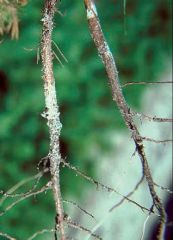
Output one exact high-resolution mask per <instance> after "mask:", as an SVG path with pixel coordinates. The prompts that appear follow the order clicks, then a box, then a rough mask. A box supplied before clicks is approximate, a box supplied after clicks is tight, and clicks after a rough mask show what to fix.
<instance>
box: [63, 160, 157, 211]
mask: <svg viewBox="0 0 173 240" xmlns="http://www.w3.org/2000/svg"><path fill="white" fill-rule="evenodd" d="M62 162H63V164H64V165H65V166H67V167H68V168H69V169H71V170H73V171H74V172H75V173H77V174H78V175H80V176H81V177H83V178H85V179H86V180H88V181H89V182H91V183H93V184H95V185H96V187H97V189H98V187H99V186H100V187H101V188H102V189H104V190H106V191H108V192H114V193H116V194H118V195H120V196H121V197H123V198H124V199H125V200H127V201H129V202H131V203H132V204H134V205H136V206H137V207H140V208H141V210H142V211H144V210H146V211H148V212H150V209H148V208H146V207H144V206H142V205H140V204H139V203H137V202H135V201H133V200H131V199H130V198H129V197H127V196H124V195H123V194H121V193H119V192H118V191H116V190H115V189H114V188H112V187H108V186H106V185H105V184H103V183H100V182H98V181H96V180H95V179H93V178H92V177H89V176H88V175H86V174H85V173H84V172H82V171H80V170H79V169H78V168H76V167H74V166H72V165H71V164H69V163H67V162H65V161H64V160H62ZM138 184H140V183H138ZM138 184H137V185H136V186H137V187H138V186H139V185H138ZM112 208H113V209H114V206H113V207H112ZM113 209H110V211H113ZM153 214H155V215H156V216H160V215H158V214H156V213H155V212H154V211H153Z"/></svg>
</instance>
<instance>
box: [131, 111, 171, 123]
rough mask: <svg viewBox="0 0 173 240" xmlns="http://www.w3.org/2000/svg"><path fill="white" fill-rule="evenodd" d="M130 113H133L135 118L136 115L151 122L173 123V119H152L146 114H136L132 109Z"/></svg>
mask: <svg viewBox="0 0 173 240" xmlns="http://www.w3.org/2000/svg"><path fill="white" fill-rule="evenodd" d="M130 111H131V113H132V115H133V116H135V115H136V116H137V117H139V118H143V119H146V120H149V121H153V122H160V123H162V122H168V123H170V122H173V119H172V118H159V117H150V116H148V115H146V114H143V113H138V112H135V111H134V110H131V109H130Z"/></svg>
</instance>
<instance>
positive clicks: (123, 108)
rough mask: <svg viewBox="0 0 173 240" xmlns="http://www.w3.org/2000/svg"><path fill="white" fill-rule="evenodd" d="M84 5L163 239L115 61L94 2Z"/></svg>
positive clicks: (140, 142) (161, 211)
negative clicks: (138, 160)
mask: <svg viewBox="0 0 173 240" xmlns="http://www.w3.org/2000/svg"><path fill="white" fill-rule="evenodd" d="M84 3H85V7H86V11H87V19H88V24H89V29H90V32H91V36H92V38H93V40H94V43H95V45H96V48H97V50H98V54H99V56H100V57H101V60H102V62H103V64H104V66H105V69H106V72H107V76H108V79H109V84H110V87H111V90H112V97H113V100H114V101H115V102H116V104H117V106H118V108H119V110H120V112H121V116H122V118H123V119H124V122H125V124H126V125H127V127H128V129H129V131H130V133H131V135H132V138H133V140H134V143H135V145H136V150H137V152H138V155H139V157H140V159H141V163H142V169H143V174H144V175H145V177H146V180H147V183H148V187H149V190H150V194H151V197H152V200H153V203H154V205H155V207H156V208H157V210H158V212H159V214H160V228H159V229H160V232H159V236H158V239H163V235H164V228H165V222H166V213H165V210H164V207H163V204H162V201H161V199H160V198H159V197H158V195H157V193H156V191H155V188H154V182H153V178H152V175H151V171H150V168H149V165H148V161H147V158H146V155H145V151H144V145H143V139H142V137H141V135H140V133H139V131H138V129H137V127H136V125H135V123H134V121H133V118H132V114H131V112H130V108H129V107H128V105H127V103H126V100H125V98H124V96H123V93H122V89H121V86H120V84H119V79H118V71H117V67H116V64H115V60H114V58H113V55H112V53H111V51H110V49H109V46H108V44H107V41H106V39H105V37H104V34H103V32H102V28H101V26H100V22H99V18H98V15H97V10H96V6H95V4H94V1H93V0H84Z"/></svg>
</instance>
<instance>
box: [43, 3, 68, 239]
mask: <svg viewBox="0 0 173 240" xmlns="http://www.w3.org/2000/svg"><path fill="white" fill-rule="evenodd" d="M57 2H58V0H45V6H44V14H43V18H42V23H43V28H42V38H41V58H42V65H43V80H44V95H45V105H46V108H45V109H46V110H45V111H46V113H45V116H46V119H47V125H48V127H49V134H50V150H49V156H48V157H49V159H50V172H51V181H52V190H53V196H54V200H55V207H56V214H57V217H58V220H59V221H58V224H59V226H58V229H59V231H60V236H61V240H65V239H66V237H65V230H64V211H63V204H62V198H61V191H60V177H59V165H60V161H61V155H60V148H59V136H60V131H61V127H62V125H61V122H60V118H59V115H60V113H59V108H58V104H57V98H56V89H55V79H54V74H53V63H52V60H53V52H52V30H53V17H54V14H55V5H56V3H57Z"/></svg>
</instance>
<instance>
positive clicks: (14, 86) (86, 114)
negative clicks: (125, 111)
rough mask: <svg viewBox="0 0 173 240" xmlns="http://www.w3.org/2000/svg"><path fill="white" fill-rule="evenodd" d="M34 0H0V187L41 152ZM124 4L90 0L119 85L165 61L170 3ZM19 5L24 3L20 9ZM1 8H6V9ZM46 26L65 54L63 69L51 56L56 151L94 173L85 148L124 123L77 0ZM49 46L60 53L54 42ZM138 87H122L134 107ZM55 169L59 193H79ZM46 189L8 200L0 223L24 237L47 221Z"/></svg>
mask: <svg viewBox="0 0 173 240" xmlns="http://www.w3.org/2000/svg"><path fill="white" fill-rule="evenodd" d="M42 2H43V1H31V0H30V1H28V4H27V5H25V4H26V3H27V1H7V0H0V34H3V36H1V39H0V99H1V101H0V107H1V112H0V122H1V128H0V146H1V151H0V172H1V178H0V188H1V189H3V190H7V189H8V188H10V187H11V186H13V185H14V184H16V183H17V182H18V181H20V180H21V179H23V178H25V177H27V176H30V175H31V174H32V173H34V172H36V165H37V163H38V162H39V160H40V159H41V158H42V157H44V156H45V155H46V154H47V152H48V144H49V140H48V131H47V127H46V123H45V120H44V119H42V118H41V116H40V114H41V112H42V111H43V110H44V96H43V84H42V78H41V63H40V62H39V63H38V64H37V55H38V52H39V41H40V33H41V21H40V19H41V17H42V8H43V3H42ZM126 2H127V3H126V11H124V8H123V1H122V0H116V1H115V0H109V1H104V0H100V1H97V5H98V12H99V15H100V20H101V23H102V25H103V30H104V32H105V35H106V38H107V39H108V42H109V43H110V47H111V49H112V52H113V55H114V56H115V58H116V61H117V65H118V69H119V75H120V80H121V82H122V83H125V82H128V81H151V80H152V81H153V80H156V77H157V76H159V74H160V73H161V72H162V71H163V69H164V64H165V59H167V58H168V57H170V50H171V34H170V31H171V1H170V0H165V1H162V0H157V1H150V0H146V1H142V0H140V1H137V0H128V1H126ZM22 5H25V6H24V7H22V8H21V6H22ZM9 6H10V8H11V7H12V8H13V11H12V13H10V12H9ZM14 12H15V15H14ZM124 12H125V16H124ZM19 19H20V21H19ZM18 23H19V29H20V34H19V39H18V41H16V40H11V39H10V35H8V33H10V34H11V37H12V38H17V37H18ZM54 25H55V29H54V33H53V39H54V41H55V43H56V44H57V45H58V47H59V48H60V49H61V51H62V52H63V54H64V55H65V56H66V58H67V59H68V64H67V63H63V64H64V66H63V67H62V66H61V65H60V64H59V62H58V61H57V60H56V59H55V60H54V72H55V78H56V87H57V95H58V102H59V104H60V111H61V122H62V123H63V129H62V135H61V152H62V156H63V157H64V158H66V157H67V160H68V161H70V162H71V163H73V164H75V165H77V166H79V167H80V168H81V169H84V170H85V171H86V172H88V173H90V174H94V159H92V158H91V153H92V150H93V148H95V147H97V148H102V150H104V148H107V147H108V145H109V144H108V141H107V134H108V133H109V132H110V131H111V130H114V129H121V128H123V127H124V124H123V122H122V120H121V116H120V114H119V112H118V109H117V108H116V107H115V105H114V103H113V101H112V97H111V92H110V89H109V86H108V84H107V80H106V74H105V71H104V68H103V65H102V63H101V61H100V59H99V57H98V56H97V51H96V49H95V47H94V45H93V42H92V40H91V37H90V34H89V30H88V26H87V21H86V15H85V9H84V6H83V4H82V2H81V1H75V3H74V2H72V1H70V0H67V1H65V0H62V1H61V4H60V5H59V12H57V14H56V17H55V24H54ZM4 33H6V34H5V35H4ZM53 48H54V51H55V53H56V55H58V57H59V58H61V55H60V52H59V51H58V50H57V48H56V46H55V45H53ZM62 62H63V59H62ZM143 90H144V86H142V87H140V86H131V87H129V88H126V89H125V90H124V94H125V97H126V99H127V100H128V103H129V104H130V105H131V106H133V107H135V108H140V105H139V102H140V96H141V94H142V91H143ZM62 174H63V175H62V187H63V194H64V195H65V196H66V195H70V194H75V195H76V196H79V195H80V194H81V192H82V191H81V184H82V183H81V179H80V178H79V177H76V176H75V175H74V174H73V173H72V172H71V171H69V170H65V169H63V173H62ZM82 186H84V185H82ZM47 195H48V196H47V197H42V195H40V196H39V197H36V198H33V199H29V200H27V202H26V201H25V202H23V203H21V204H20V205H18V206H16V207H15V208H14V210H11V212H9V213H7V214H6V215H5V216H4V217H3V224H2V227H1V229H2V230H4V231H7V232H9V231H11V233H13V235H15V234H16V236H18V237H19V238H21V239H25V238H26V237H27V236H28V235H29V234H31V233H32V232H34V231H36V230H37V229H42V228H44V227H48V226H49V225H50V226H52V225H53V221H54V213H53V208H54V206H53V202H52V203H51V204H50V197H51V194H47ZM23 214H24V215H25V216H24V221H23ZM21 219H22V221H21ZM1 221H2V220H1ZM38 239H39V238H38ZM40 239H43V238H40Z"/></svg>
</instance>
